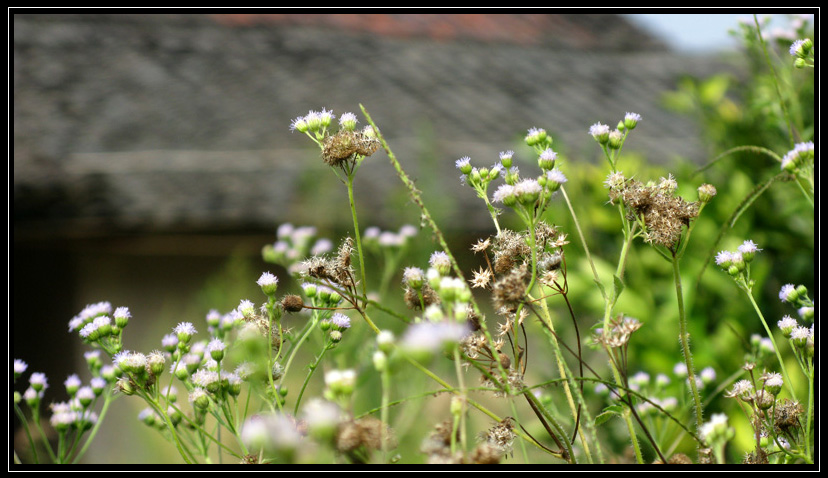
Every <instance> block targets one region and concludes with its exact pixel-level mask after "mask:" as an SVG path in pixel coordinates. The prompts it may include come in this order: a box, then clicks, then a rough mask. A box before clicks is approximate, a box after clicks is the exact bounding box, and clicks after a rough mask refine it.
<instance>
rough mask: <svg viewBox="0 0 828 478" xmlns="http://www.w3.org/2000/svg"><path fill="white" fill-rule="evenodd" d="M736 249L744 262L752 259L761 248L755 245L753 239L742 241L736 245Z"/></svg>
mask: <svg viewBox="0 0 828 478" xmlns="http://www.w3.org/2000/svg"><path fill="white" fill-rule="evenodd" d="M738 250H739V252H740V253H741V254H742V258H744V260H745V261H746V262H750V261H752V260H753V257H754V256H755V255H756V253H757V252H759V251H761V250H762V249H759V248H758V247H756V244H755V243H754V242H753V241H750V240H748V241H745V242H743V243H742V245H740V246H739V247H738Z"/></svg>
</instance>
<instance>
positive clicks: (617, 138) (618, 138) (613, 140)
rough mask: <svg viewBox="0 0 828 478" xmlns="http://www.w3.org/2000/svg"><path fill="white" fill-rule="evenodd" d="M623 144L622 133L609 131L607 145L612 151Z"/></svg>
mask: <svg viewBox="0 0 828 478" xmlns="http://www.w3.org/2000/svg"><path fill="white" fill-rule="evenodd" d="M623 143H624V133H622V132H620V131H618V130H617V129H616V130H613V131H610V133H609V140H608V141H607V145H608V146H609V147H610V148H612V149H618V148H620V147H621V145H622V144H623Z"/></svg>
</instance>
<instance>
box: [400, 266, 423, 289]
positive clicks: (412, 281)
mask: <svg viewBox="0 0 828 478" xmlns="http://www.w3.org/2000/svg"><path fill="white" fill-rule="evenodd" d="M424 279H425V273H424V272H423V270H422V269H420V268H419V267H406V268H405V270H403V284H405V285H406V286H408V287H411V288H412V289H415V290H419V289H421V288H422V287H423V281H424Z"/></svg>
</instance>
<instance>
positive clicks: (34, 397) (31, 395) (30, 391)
mask: <svg viewBox="0 0 828 478" xmlns="http://www.w3.org/2000/svg"><path fill="white" fill-rule="evenodd" d="M43 395H44V393H43V391H42V390H41V391H39V392H38V391H37V390H35V389H34V387H32V386H31V385H30V386H29V387H28V388H27V389H26V391H25V392H23V400H25V401H26V404H27V405H29V407H30V408H37V406H38V405H39V404H40V399H41V398H43Z"/></svg>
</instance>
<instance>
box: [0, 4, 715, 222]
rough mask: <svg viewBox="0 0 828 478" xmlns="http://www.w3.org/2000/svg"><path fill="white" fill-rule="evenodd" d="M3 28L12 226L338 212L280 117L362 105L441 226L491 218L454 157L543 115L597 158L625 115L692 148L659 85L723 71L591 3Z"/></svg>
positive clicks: (63, 19)
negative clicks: (435, 199) (441, 212)
mask: <svg viewBox="0 0 828 478" xmlns="http://www.w3.org/2000/svg"><path fill="white" fill-rule="evenodd" d="M13 34H14V68H13V79H14V90H13V101H14V110H13V120H14V127H13V140H14V157H13V161H14V184H13V186H14V221H15V222H14V227H15V234H16V235H17V234H18V233H20V234H24V233H27V234H38V233H41V232H43V233H48V234H67V233H79V232H83V233H90V232H96V233H99V234H105V233H107V232H110V231H118V230H124V229H127V230H140V231H166V230H198V231H210V230H213V231H214V230H222V229H226V228H236V227H254V228H272V227H273V226H274V225H275V224H277V223H278V222H283V221H292V222H296V223H300V222H317V223H320V222H321V223H327V224H330V225H347V223H348V221H350V218H349V217H348V216H347V215H345V216H344V217H340V216H339V215H337V214H334V213H332V212H330V211H328V210H327V209H329V208H325V207H324V205H325V204H327V203H326V201H341V200H342V197H341V192H342V191H341V190H342V189H343V188H341V186H340V185H339V184H338V183H337V182H336V180H335V178H334V177H333V175H332V174H330V172H328V171H326V170H325V169H324V166H323V165H322V164H321V163H320V162H319V161H314V158H315V157H316V156H317V154H318V153H316V152H315V151H314V150H313V148H312V147H311V144H310V141H309V140H307V138H304V137H302V136H301V135H300V134H298V133H291V132H290V131H289V128H288V127H289V124H290V122H291V120H292V119H293V118H295V117H296V116H298V115H301V114H304V113H306V112H307V111H308V110H312V109H313V110H319V109H321V108H323V107H324V108H327V109H329V110H331V109H332V110H333V111H334V113H336V114H339V113H342V112H345V111H352V112H354V113H357V114H359V105H360V104H363V105H364V106H365V107H366V109H367V110H368V111H369V112H370V113H371V115H372V117H373V118H374V119H375V120H376V121H377V123H378V125H379V126H380V128H381V129H382V130H383V133H384V134H385V135H386V137H387V138H388V140H389V142H390V144H391V147H392V148H393V149H394V151H395V153H396V154H397V156H398V158H399V159H400V160H401V161H402V163H403V167H404V168H406V170H407V171H408V172H409V174H411V175H412V176H413V177H415V178H418V180H419V182H418V185H422V186H423V187H424V188H425V187H429V188H431V189H432V190H434V191H440V192H442V193H443V194H450V195H451V196H453V197H454V199H455V200H456V201H458V203H459V204H460V205H461V207H458V208H455V209H452V210H451V211H448V212H446V216H447V219H449V221H450V223H453V222H452V221H451V219H457V220H458V221H459V220H461V219H462V220H463V221H466V222H467V223H470V224H471V227H474V225H475V224H478V222H476V221H479V224H486V223H487V222H486V221H487V216H486V212H485V210H484V209H483V208H480V207H479V205H478V204H477V203H476V202H474V201H475V199H474V197H473V194H468V193H469V191H468V189H467V188H460V187H458V181H457V176H458V175H457V172H456V170H455V169H454V161H455V160H456V159H457V158H459V157H461V156H465V155H469V156H471V157H472V160H473V162H475V164H481V165H490V164H493V163H494V162H495V160H496V159H497V154H498V152H499V151H502V150H504V149H516V150H517V149H518V147H519V140H520V138H521V137H522V136H523V134H525V132H526V130H527V129H528V128H530V127H543V128H545V129H547V130H548V131H549V132H550V133H551V134H552V135H553V137H555V138H556V143H555V144H556V145H560V146H561V148H563V149H565V150H566V151H567V153H568V155H569V156H571V157H572V158H576V159H579V160H592V159H594V157H595V154H596V149H597V148H596V147H595V144H594V142H593V141H592V139H591V138H590V137H589V136H588V134H587V130H588V128H589V126H590V125H591V124H593V123H595V122H598V121H601V122H604V123H608V124H610V125H612V124H614V122H615V121H617V120H618V119H620V118H621V117H623V115H624V113H625V112H627V111H635V112H637V113H639V114H641V115H642V117H643V118H644V120H643V121H642V124H641V127H640V128H639V129H637V130H636V135H635V136H634V137H633V138H632V139H631V141H630V142H629V143H628V146H627V148H629V149H630V150H639V151H641V152H643V153H645V154H646V155H647V156H648V158H650V159H652V160H654V161H664V160H669V159H670V158H673V157H675V156H682V157H686V158H690V159H693V160H700V159H702V158H703V157H704V153H705V152H704V150H703V148H702V146H701V145H700V144H699V143H698V138H697V135H696V134H695V131H696V128H695V127H694V125H693V124H691V123H690V122H689V120H688V119H687V118H683V117H677V116H675V115H672V114H669V113H667V112H665V111H663V110H662V109H661V108H660V107H659V94H660V92H663V91H667V90H671V89H673V88H674V86H675V80H676V79H677V78H678V77H679V76H680V75H682V74H684V73H692V74H696V75H699V76H706V75H708V74H711V73H713V72H718V71H721V70H722V69H723V68H728V67H727V66H726V65H722V64H718V63H717V62H716V61H714V60H711V59H709V58H699V57H689V58H684V57H680V56H678V55H676V54H675V53H672V52H669V51H667V50H666V49H665V48H664V46H663V45H662V44H661V43H660V42H659V41H658V40H657V39H654V38H652V37H650V36H648V35H647V34H646V33H644V32H641V31H638V30H636V29H635V28H633V27H632V26H630V25H629V24H628V23H627V22H626V21H625V20H623V19H622V18H621V17H617V16H614V15H603V14H599V15H584V14H579V15H572V14H566V15H559V14H554V15H540V14H531V15H530V14H517V15H512V14H485V15H469V14H458V15H433V14H393V15H392V14H385V15H374V14H337V15H297V14H289V15H285V14H259V15H251V14H239V15H230V14H222V15H201V14H169V15H154V14H153V15H132V14H130V15H97V14H87V15H15V16H14V29H13ZM360 116H361V115H360ZM363 124H364V121H363ZM377 156H379V158H378V159H375V158H371V159H370V161H374V163H371V166H370V167H368V166H365V167H363V170H361V171H360V177H359V178H358V181H362V182H363V183H362V184H358V187H360V189H358V193H360V194H362V195H363V196H362V197H361V198H360V197H358V200H359V199H361V200H362V202H361V204H363V205H365V206H364V207H367V208H371V209H373V213H374V216H373V218H374V219H375V220H376V221H378V222H385V223H387V224H389V225H391V226H398V225H399V224H400V220H399V217H398V216H399V214H400V213H399V211H400V209H399V208H400V207H401V206H408V205H407V203H406V202H405V197H404V196H405V195H404V193H400V192H399V189H398V188H397V185H398V181H397V180H396V179H395V178H394V172H393V170H392V169H391V167H390V166H389V165H388V162H387V161H386V160H385V156H384V154H378V155H377ZM367 164H369V163H366V165H367ZM464 202H474V208H473V209H474V210H475V211H477V210H479V211H480V215H479V216H476V215H475V214H476V213H471V215H469V213H468V212H467V211H465V210H464V209H463V207H462V205H463V204H464ZM406 211H407V214H408V215H407V216H406V218H405V220H410V218H411V217H415V218H416V211H412V210H411V209H410V207H409V208H408V209H406ZM310 213H312V214H314V216H315V217H314V218H313V219H307V215H308V214H310ZM412 215H413V216H412Z"/></svg>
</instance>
